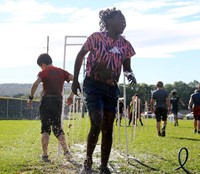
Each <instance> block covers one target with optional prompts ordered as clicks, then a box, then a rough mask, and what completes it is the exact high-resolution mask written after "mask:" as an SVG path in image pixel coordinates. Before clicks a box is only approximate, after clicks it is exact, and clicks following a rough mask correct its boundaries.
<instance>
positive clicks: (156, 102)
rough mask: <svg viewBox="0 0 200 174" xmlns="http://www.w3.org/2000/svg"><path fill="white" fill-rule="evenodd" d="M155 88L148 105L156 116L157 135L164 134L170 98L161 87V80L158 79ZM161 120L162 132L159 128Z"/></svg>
mask: <svg viewBox="0 0 200 174" xmlns="http://www.w3.org/2000/svg"><path fill="white" fill-rule="evenodd" d="M156 87H157V89H156V90H155V91H153V93H152V96H151V100H150V106H151V112H152V113H155V116H156V122H157V124H156V128H157V132H158V136H163V137H164V136H165V135H166V126H167V113H168V112H169V111H170V100H169V97H168V93H167V92H166V91H165V90H164V88H163V82H162V81H158V82H157V84H156ZM161 120H162V122H163V127H162V132H161V130H160V127H161Z"/></svg>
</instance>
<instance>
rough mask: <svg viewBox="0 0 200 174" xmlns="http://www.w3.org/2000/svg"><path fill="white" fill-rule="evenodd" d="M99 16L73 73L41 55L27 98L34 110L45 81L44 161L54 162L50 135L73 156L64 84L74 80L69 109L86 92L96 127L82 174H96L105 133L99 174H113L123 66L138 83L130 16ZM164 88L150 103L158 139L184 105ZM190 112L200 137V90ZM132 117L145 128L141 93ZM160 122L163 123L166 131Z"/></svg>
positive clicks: (103, 12) (90, 135) (116, 13)
mask: <svg viewBox="0 0 200 174" xmlns="http://www.w3.org/2000/svg"><path fill="white" fill-rule="evenodd" d="M99 17H100V21H99V25H100V32H94V33H92V34H91V35H90V36H89V37H88V38H87V40H86V41H85V43H84V44H83V46H82V48H81V49H80V51H79V52H78V54H77V57H76V59H75V64H74V74H73V75H72V74H71V73H69V72H67V71H65V70H63V69H60V68H57V67H55V66H53V65H52V59H51V57H50V56H49V55H48V54H41V55H40V56H39V57H38V59H37V64H38V65H39V67H40V68H41V69H42V71H41V72H39V73H38V78H37V79H36V81H35V82H34V83H33V86H32V88H31V93H30V96H29V100H28V106H29V107H31V104H32V100H33V98H34V94H35V91H36V90H37V87H38V85H39V84H40V83H42V84H43V93H42V100H41V105H40V117H41V135H42V136H41V141H42V150H43V154H42V160H43V161H44V162H50V159H49V156H48V144H49V136H50V134H51V131H52V132H53V133H54V135H55V137H56V138H57V139H58V141H59V142H60V144H61V145H62V148H63V151H64V155H65V156H66V157H67V158H71V154H70V150H69V148H68V146H67V143H66V140H65V136H64V131H63V128H62V124H61V111H62V98H63V96H62V91H63V84H64V82H65V81H67V82H70V81H72V87H71V88H72V92H71V94H70V96H69V97H68V99H67V104H68V105H70V104H72V101H73V97H74V95H79V92H82V89H83V94H84V100H85V104H86V106H87V111H88V113H89V118H90V123H91V124H90V125H91V126H90V130H89V133H88V136H87V148H86V156H85V160H84V163H83V168H82V170H81V173H82V174H84V173H92V164H93V152H94V150H95V147H96V145H97V142H98V139H99V135H100V132H101V136H102V137H101V156H100V158H101V162H100V173H101V174H109V173H111V172H110V170H109V168H108V167H107V164H108V161H109V157H110V152H111V147H112V142H113V136H112V135H113V123H114V121H115V119H116V113H117V105H118V98H119V88H118V81H119V77H120V74H121V69H122V68H123V72H124V75H125V76H126V77H127V79H128V81H129V83H130V84H131V85H135V84H136V83H137V81H136V78H135V76H134V74H133V71H132V69H131V57H132V56H134V55H135V54H136V53H135V50H134V49H133V47H132V45H131V43H130V42H129V41H128V40H127V39H125V37H123V36H122V33H123V31H124V29H125V28H126V19H125V16H124V15H123V14H122V12H121V11H120V10H117V9H116V8H112V9H106V10H101V11H100V12H99ZM87 53H89V54H88V57H87V64H86V76H85V78H84V81H83V88H81V86H80V83H79V80H78V77H79V72H80V68H81V66H82V63H83V60H84V57H85V55H86V54H87ZM163 86H164V85H163V82H162V81H159V82H158V83H157V84H156V87H157V89H156V90H155V91H154V92H153V93H152V96H151V101H150V107H151V112H152V113H155V116H156V122H157V125H156V128H157V132H158V135H159V136H165V135H166V125H167V114H168V113H171V112H172V113H173V114H174V116H175V125H176V126H178V118H177V112H178V102H181V100H180V99H179V98H178V97H177V96H176V92H172V98H171V100H170V98H169V95H168V93H167V92H166V91H165V89H164V88H163ZM182 104H184V103H182ZM124 105H125V103H124V101H123V100H120V101H119V115H118V116H117V119H116V124H118V125H120V124H121V122H122V121H121V120H122V117H123V112H124ZM171 105H172V108H171ZM189 108H190V109H191V110H193V112H194V117H195V119H194V120H195V121H194V129H195V130H194V132H195V133H196V132H198V133H200V86H199V88H198V90H197V91H196V92H195V93H194V94H192V95H191V98H190V101H189ZM171 109H172V110H171ZM128 113H129V114H128V115H129V126H130V125H131V124H132V125H135V126H137V120H139V122H140V124H141V126H143V122H142V117H141V101H140V98H139V96H138V95H137V94H135V95H134V96H133V97H132V100H131V102H130V105H129V106H128ZM161 121H162V122H163V125H162V128H161Z"/></svg>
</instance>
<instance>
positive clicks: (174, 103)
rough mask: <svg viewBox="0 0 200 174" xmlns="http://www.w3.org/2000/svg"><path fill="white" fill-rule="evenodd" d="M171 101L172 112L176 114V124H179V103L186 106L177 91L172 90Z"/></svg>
mask: <svg viewBox="0 0 200 174" xmlns="http://www.w3.org/2000/svg"><path fill="white" fill-rule="evenodd" d="M170 103H171V107H172V108H171V113H172V114H173V115H174V126H179V124H178V110H179V103H181V104H182V106H185V104H184V103H183V101H182V100H181V99H180V98H179V97H178V96H177V94H176V91H172V97H171V98H170Z"/></svg>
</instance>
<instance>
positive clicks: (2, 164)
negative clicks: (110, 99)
mask: <svg viewBox="0 0 200 174" xmlns="http://www.w3.org/2000/svg"><path fill="white" fill-rule="evenodd" d="M143 122H144V126H143V127H142V126H140V125H139V124H138V126H136V127H125V126H121V127H118V126H116V125H114V134H113V136H114V141H113V148H112V154H111V158H110V163H109V167H110V168H111V170H112V171H114V172H113V173H185V172H184V171H183V170H182V169H179V170H175V168H177V167H178V166H179V163H178V151H179V150H180V148H182V147H186V148H187V149H188V152H189V158H188V161H187V163H186V164H185V168H186V169H187V170H188V171H190V172H191V173H200V165H199V164H200V156H199V155H198V154H200V148H199V145H200V135H199V134H193V121H192V120H180V121H179V125H180V126H178V127H174V126H173V124H172V123H170V122H168V125H167V134H166V137H158V136H157V133H156V128H155V119H148V120H143ZM124 124H125V123H124V121H123V123H122V125H124ZM88 129H89V119H88V117H87V116H86V117H85V118H84V119H83V118H80V116H78V115H76V116H75V117H74V119H72V120H70V121H67V120H65V122H64V131H65V133H66V137H67V141H68V142H69V144H70V147H71V149H72V153H73V154H74V156H75V157H74V158H75V159H74V160H75V161H76V164H71V166H70V164H69V163H68V162H67V161H65V159H64V157H63V156H62V155H58V152H60V150H58V142H57V140H56V139H55V137H54V136H53V135H51V140H50V145H49V153H50V158H51V159H52V161H53V162H52V163H50V164H46V163H42V162H41V159H40V158H41V142H40V121H38V120H32V121H30V120H29V121H28V120H21V121H19V120H18V121H12V120H10V121H6V120H1V121H0V173H1V174H21V173H24V174H25V173H26V174H27V173H31V174H44V173H52V174H53V173H78V171H79V170H80V167H81V165H82V163H83V158H84V155H85V142H86V136H87V132H88ZM127 154H128V155H127ZM123 156H124V157H123ZM94 158H95V160H94V166H95V167H96V169H97V166H98V164H99V161H100V154H99V151H98V152H96V154H95V155H94ZM135 158H136V159H138V160H139V162H142V163H143V164H145V165H147V166H146V167H145V166H143V165H141V164H140V163H139V162H137V161H136V160H134V159H135ZM181 159H182V161H184V159H185V152H184V151H183V153H182V155H181ZM150 167H152V168H155V169H157V170H155V171H154V170H152V169H151V168H150ZM74 168H75V169H74Z"/></svg>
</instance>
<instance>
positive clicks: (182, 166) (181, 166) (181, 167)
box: [175, 147, 191, 174]
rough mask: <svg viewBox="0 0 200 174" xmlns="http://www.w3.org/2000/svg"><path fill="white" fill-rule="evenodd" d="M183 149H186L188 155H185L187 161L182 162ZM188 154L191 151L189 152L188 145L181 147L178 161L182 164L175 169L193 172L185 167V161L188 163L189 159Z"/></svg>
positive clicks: (189, 173)
mask: <svg viewBox="0 0 200 174" xmlns="http://www.w3.org/2000/svg"><path fill="white" fill-rule="evenodd" d="M183 150H185V153H186V156H185V161H184V162H183V163H182V161H181V152H182V151H183ZM188 154H189V152H188V149H187V148H186V147H182V148H180V150H179V152H178V162H179V164H180V166H179V167H178V168H176V169H175V170H179V169H183V170H184V171H185V173H187V174H191V172H190V171H188V170H187V169H186V168H185V167H184V165H185V163H186V162H187V160H188Z"/></svg>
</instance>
